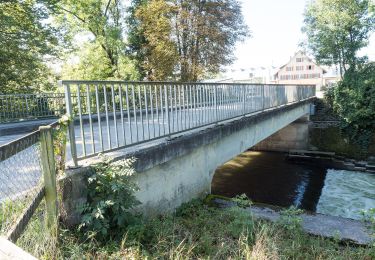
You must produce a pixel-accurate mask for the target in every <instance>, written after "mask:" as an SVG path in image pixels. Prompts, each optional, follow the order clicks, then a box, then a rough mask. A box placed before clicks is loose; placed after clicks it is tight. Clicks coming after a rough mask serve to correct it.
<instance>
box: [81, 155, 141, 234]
mask: <svg viewBox="0 0 375 260" xmlns="http://www.w3.org/2000/svg"><path fill="white" fill-rule="evenodd" d="M133 163H134V160H133V159H127V160H119V161H116V162H111V160H109V159H108V158H104V160H103V161H102V162H100V163H98V164H96V165H95V166H94V170H95V173H94V174H93V175H92V176H91V177H90V178H89V184H88V196H87V197H88V198H87V203H86V204H85V205H84V206H83V207H82V208H81V212H82V221H81V224H80V226H79V230H81V231H83V232H84V234H85V235H86V236H87V237H91V238H93V237H95V238H96V239H98V240H105V239H106V238H108V237H113V236H115V235H116V234H118V235H121V233H123V232H124V230H125V229H126V227H127V226H129V225H130V224H132V223H133V222H134V221H135V217H134V216H133V215H132V214H131V213H130V211H129V210H130V209H131V208H133V207H134V206H136V205H138V204H139V202H138V201H137V200H136V198H135V196H134V192H135V191H136V190H137V186H136V185H135V184H134V183H133V182H132V181H131V176H133V175H134V174H135V170H134V168H133Z"/></svg>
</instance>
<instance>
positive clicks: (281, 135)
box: [253, 117, 309, 152]
mask: <svg viewBox="0 0 375 260" xmlns="http://www.w3.org/2000/svg"><path fill="white" fill-rule="evenodd" d="M308 146H309V122H308V118H307V117H304V118H300V119H297V120H296V121H294V122H293V123H291V124H289V125H288V126H286V127H284V128H283V129H281V130H279V131H277V132H276V133H274V134H273V135H271V136H270V137H268V138H266V139H265V140H263V141H261V142H260V143H258V144H257V145H255V146H254V147H253V150H257V151H276V152H287V151H289V150H306V149H307V148H308Z"/></svg>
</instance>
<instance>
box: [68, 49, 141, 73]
mask: <svg viewBox="0 0 375 260" xmlns="http://www.w3.org/2000/svg"><path fill="white" fill-rule="evenodd" d="M72 55H73V56H75V57H78V60H77V61H68V62H67V63H65V64H64V66H63V69H62V72H61V77H62V78H63V79H66V80H69V79H72V80H73V79H81V80H108V79H121V80H138V79H139V75H138V73H137V70H136V68H135V65H134V63H133V62H132V61H131V60H130V59H129V58H127V57H126V56H125V55H120V57H119V59H118V64H117V70H118V74H119V75H121V76H118V77H116V76H113V75H112V70H113V66H112V65H111V63H110V61H109V60H108V58H107V57H106V54H105V51H104V50H103V48H102V47H101V46H99V45H98V43H91V42H89V43H85V44H83V46H82V47H81V48H79V49H78V50H75V51H74V52H73V53H72ZM99 61H100V62H99Z"/></svg>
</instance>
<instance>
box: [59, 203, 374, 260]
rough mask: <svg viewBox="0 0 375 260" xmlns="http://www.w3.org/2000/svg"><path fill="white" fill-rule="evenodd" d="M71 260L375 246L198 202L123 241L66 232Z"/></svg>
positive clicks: (339, 252) (327, 251) (295, 254)
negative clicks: (290, 227)
mask: <svg viewBox="0 0 375 260" xmlns="http://www.w3.org/2000/svg"><path fill="white" fill-rule="evenodd" d="M63 235H64V237H63V239H62V240H61V241H62V243H61V245H60V250H61V251H62V252H61V253H60V255H61V258H67V259H81V258H90V259H343V256H344V258H345V259H367V258H368V259H372V258H371V257H374V256H375V255H374V254H375V247H351V246H349V245H347V244H345V243H341V242H338V241H334V240H330V239H324V238H322V237H316V236H309V235H307V234H305V233H304V232H303V231H301V230H299V229H295V230H293V232H289V231H288V230H286V229H285V228H284V227H283V226H280V225H278V224H276V225H275V224H272V223H270V222H265V221H261V220H256V219H253V217H252V216H251V214H249V212H248V211H246V210H243V209H241V208H239V207H233V208H225V209H218V208H212V207H207V206H206V205H204V204H203V203H202V202H200V201H198V200H195V201H192V202H191V203H187V204H184V205H183V206H181V208H179V209H178V210H177V211H176V214H168V215H165V216H159V217H155V218H151V219H143V220H142V221H141V222H139V223H137V224H136V225H131V226H129V227H128V229H127V232H126V233H125V234H124V236H123V238H122V239H120V240H108V241H107V242H106V243H105V244H103V243H102V244H100V245H99V244H97V243H96V242H95V241H93V240H90V241H85V242H83V241H81V240H78V239H77V238H76V237H75V234H74V233H71V232H64V233H63Z"/></svg>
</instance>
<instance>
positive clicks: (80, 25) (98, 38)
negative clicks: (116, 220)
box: [59, 0, 134, 79]
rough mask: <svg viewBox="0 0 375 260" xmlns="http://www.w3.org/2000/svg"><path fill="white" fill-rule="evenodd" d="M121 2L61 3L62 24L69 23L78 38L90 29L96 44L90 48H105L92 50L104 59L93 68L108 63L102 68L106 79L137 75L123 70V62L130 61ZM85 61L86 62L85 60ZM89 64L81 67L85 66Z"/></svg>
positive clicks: (82, 0)
mask: <svg viewBox="0 0 375 260" xmlns="http://www.w3.org/2000/svg"><path fill="white" fill-rule="evenodd" d="M121 3H122V2H121V1H119V0H99V1H98V0H64V1H61V2H60V4H59V10H60V12H61V15H60V23H62V24H64V23H65V24H67V25H68V30H69V32H70V33H71V34H72V35H75V37H77V35H79V33H87V32H89V33H90V35H89V41H90V42H91V43H92V44H93V46H91V47H90V48H91V49H94V48H98V47H99V48H100V49H101V50H97V51H98V52H99V53H96V54H95V53H92V54H93V55H94V56H96V57H97V56H98V55H101V57H102V58H103V59H101V60H97V61H96V62H97V64H95V62H93V63H92V66H93V67H92V68H91V70H92V71H93V70H95V66H101V65H100V64H99V63H103V64H104V65H105V66H106V68H103V69H102V70H101V72H102V74H101V75H100V77H101V78H103V79H110V78H117V79H127V78H129V77H132V76H134V75H128V74H127V73H128V71H127V70H121V68H122V67H123V62H124V61H127V59H126V57H125V41H124V32H125V22H124V19H125V18H124V13H125V7H124V6H123V5H122V4H121ZM72 38H73V36H72ZM81 38H82V37H81ZM84 46H85V47H87V46H88V45H84ZM102 54H103V55H102ZM91 61H93V60H91ZM81 62H83V63H85V61H84V60H81ZM88 64H89V63H86V65H84V64H82V66H80V67H81V68H84V67H85V66H87V65H88ZM86 68H87V67H86Z"/></svg>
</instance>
